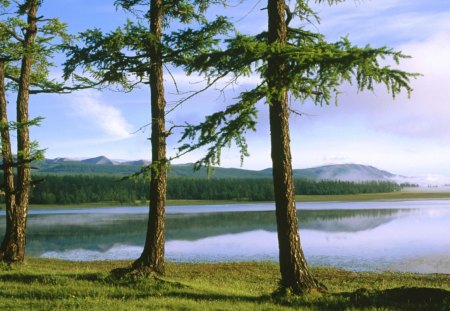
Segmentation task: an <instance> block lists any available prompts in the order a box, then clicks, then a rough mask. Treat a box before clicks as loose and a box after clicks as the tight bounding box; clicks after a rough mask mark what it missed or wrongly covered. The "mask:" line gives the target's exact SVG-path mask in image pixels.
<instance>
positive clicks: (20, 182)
mask: <svg viewBox="0 0 450 311" xmlns="http://www.w3.org/2000/svg"><path fill="white" fill-rule="evenodd" d="M39 5H40V1H39V0H29V1H27V2H26V4H25V9H26V12H27V16H28V17H27V27H26V28H25V34H24V40H23V42H22V44H23V47H24V50H25V51H24V55H23V57H22V63H21V72H20V78H19V85H18V91H17V111H16V113H17V184H16V187H15V188H14V180H13V177H12V172H11V170H12V159H11V158H12V153H11V144H10V139H9V134H6V132H5V131H6V130H7V129H3V128H2V133H1V135H2V144H4V145H7V144H9V150H7V151H5V150H2V153H3V154H2V155H3V157H4V161H6V162H9V164H8V165H5V164H6V162H4V166H3V169H4V181H5V187H6V188H9V191H12V192H11V193H10V195H9V198H7V202H8V201H9V203H7V217H6V218H7V225H6V233H5V237H4V239H3V242H2V245H1V250H0V256H3V257H0V259H2V260H3V261H8V262H23V261H24V259H25V245H26V224H27V216H28V206H29V201H28V199H29V190H30V184H31V170H30V161H31V159H30V137H29V124H28V121H29V118H28V101H29V88H30V82H31V70H32V66H33V54H34V51H33V49H34V44H35V38H36V34H37V10H38V7H39ZM4 104H5V107H4V108H5V111H2V121H3V117H6V101H5V103H4ZM2 108H3V99H2ZM3 113H5V115H3ZM5 120H7V119H5ZM7 148H8V147H7ZM5 156H6V158H5ZM14 190H15V191H14ZM8 204H9V206H8ZM8 209H9V212H8Z"/></svg>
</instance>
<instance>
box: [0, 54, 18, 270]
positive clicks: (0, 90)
mask: <svg viewBox="0 0 450 311" xmlns="http://www.w3.org/2000/svg"><path fill="white" fill-rule="evenodd" d="M4 69H5V64H4V63H3V62H0V118H1V124H0V126H1V128H0V131H1V142H2V159H3V161H2V162H3V163H2V170H3V192H4V195H5V205H6V230H5V236H4V238H3V241H2V244H1V247H0V260H2V261H6V262H14V261H17V257H18V255H19V254H17V250H18V246H17V245H18V239H17V231H18V230H17V223H16V222H15V221H14V218H15V215H16V213H17V207H16V205H15V201H16V199H15V189H14V169H13V165H14V163H13V161H14V159H13V154H12V151H11V139H10V135H9V122H8V114H7V102H6V96H5V94H6V89H5V72H4Z"/></svg>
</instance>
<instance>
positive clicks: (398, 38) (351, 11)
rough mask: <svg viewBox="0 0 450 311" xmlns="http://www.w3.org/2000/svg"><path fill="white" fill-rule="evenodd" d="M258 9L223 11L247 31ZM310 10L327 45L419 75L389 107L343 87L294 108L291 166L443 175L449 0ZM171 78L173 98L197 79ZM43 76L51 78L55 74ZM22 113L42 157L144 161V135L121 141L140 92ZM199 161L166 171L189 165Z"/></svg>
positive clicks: (138, 110) (59, 102)
mask: <svg viewBox="0 0 450 311" xmlns="http://www.w3.org/2000/svg"><path fill="white" fill-rule="evenodd" d="M238 2H239V1H237V0H235V1H230V3H231V4H237V3H238ZM264 2H265V1H259V2H258V1H256V0H248V1H243V4H241V6H234V7H232V8H230V9H229V10H230V11H229V12H230V13H229V14H232V15H233V17H234V21H235V22H236V26H237V27H238V29H239V30H240V31H241V32H244V33H256V32H258V31H261V30H263V29H264V28H265V27H266V24H267V21H266V16H265V14H266V11H261V10H260V9H261V8H263V7H265V3H264ZM253 7H254V9H253V10H252V8H253ZM314 8H315V9H316V11H317V12H319V14H320V17H321V24H318V25H315V26H314V27H315V28H316V29H317V30H318V31H320V32H322V33H324V34H325V35H326V37H327V39H328V40H329V41H334V40H338V39H339V38H340V37H341V36H348V38H349V39H350V40H351V41H352V42H353V43H355V44H358V45H361V46H363V45H366V44H371V45H372V46H374V47H377V46H384V45H387V46H389V47H392V48H395V49H397V50H401V51H403V52H404V53H405V54H409V55H411V56H413V58H412V59H408V60H405V61H403V62H402V64H401V65H400V67H401V68H402V69H405V70H408V71H411V72H420V73H422V74H423V77H420V78H418V79H417V80H416V81H413V83H412V85H413V87H414V92H413V93H412V95H411V98H409V99H408V98H407V96H406V95H401V96H399V97H398V98H397V99H396V100H395V101H393V100H392V98H391V96H390V95H389V94H387V93H386V90H385V88H384V87H379V88H376V91H375V92H374V93H372V92H363V93H357V92H355V91H354V88H352V87H351V86H343V87H342V88H341V91H342V92H343V93H342V95H341V96H340V98H339V106H337V107H336V106H326V107H315V106H313V105H312V104H310V103H304V104H300V103H296V104H295V105H296V106H295V107H296V108H297V110H299V111H301V112H302V113H304V116H302V117H298V116H292V119H291V121H292V126H291V135H292V154H293V165H294V167H295V168H304V167H312V166H318V165H323V164H331V163H360V164H367V165H373V166H376V167H378V168H381V169H385V170H388V171H391V172H393V173H397V174H403V175H408V176H411V175H419V176H428V177H430V178H439V176H450V165H449V162H448V159H450V144H449V143H448V142H449V141H450V97H449V95H448V93H447V91H448V89H449V87H450V58H449V57H448V51H449V50H450V1H448V0H428V1H423V0H372V1H369V0H367V1H347V2H345V3H342V4H339V5H335V6H332V7H329V6H327V5H324V4H322V5H314ZM217 12H219V10H217V11H215V12H213V14H214V13H217ZM223 12H226V11H224V10H223V9H220V13H223ZM41 14H43V15H45V16H46V17H53V16H55V17H58V18H60V19H61V20H62V21H64V22H67V23H68V25H69V30H70V31H71V32H74V33H75V32H78V31H82V30H85V29H87V28H93V27H100V28H103V29H111V28H114V27H115V25H120V24H121V23H123V22H124V21H125V19H126V16H125V15H124V14H123V12H120V11H116V10H115V8H114V6H113V1H112V0H95V1H87V0H46V1H44V4H43V6H42V10H41ZM173 73H174V75H175V77H176V78H177V80H178V84H179V86H180V87H181V88H182V89H183V90H191V89H193V88H195V87H196V85H195V84H193V83H192V81H195V80H196V79H198V78H196V77H194V78H193V80H191V79H192V78H188V77H185V76H184V75H183V74H182V73H181V72H177V71H174V72H173ZM53 74H54V75H55V76H58V74H59V71H58V69H55V70H54V73H53ZM253 81H255V78H253V77H250V78H247V79H246V80H243V81H241V83H240V84H239V85H237V86H235V87H234V93H233V92H230V93H227V94H226V96H220V95H219V94H217V93H213V92H209V93H204V94H202V95H200V96H199V97H198V98H196V99H195V100H193V101H192V102H189V103H186V104H185V105H183V106H182V107H181V108H180V109H178V110H177V111H175V112H173V113H171V114H170V115H169V116H168V121H172V122H175V123H177V122H183V121H186V120H189V121H195V120H200V119H201V116H202V115H203V114H204V113H207V112H213V111H214V110H215V109H218V108H220V107H224V106H225V105H227V104H229V103H231V102H232V99H233V97H235V96H236V95H237V92H239V90H242V89H245V88H246V87H248V86H249V85H251V84H252V82H253ZM166 88H167V98H168V103H169V105H170V103H171V102H173V101H174V97H173V95H172V94H171V93H172V92H173V90H174V88H173V84H172V83H171V81H170V79H169V78H167V79H166ZM260 108H261V111H260V114H259V125H258V131H257V133H249V135H248V140H249V147H250V149H249V151H250V154H251V156H250V157H249V158H247V159H246V160H245V162H244V166H243V167H244V168H248V169H263V168H266V167H270V165H271V160H270V146H269V129H268V120H267V106H265V105H264V104H261V105H260ZM31 115H32V116H44V117H45V120H44V121H43V123H42V126H41V127H40V128H36V129H33V133H32V136H33V138H34V139H36V140H38V141H39V142H40V145H41V146H42V147H43V148H47V152H46V156H47V157H49V158H55V157H69V158H86V157H93V156H98V155H105V156H107V157H109V158H112V159H130V160H132V159H148V160H149V159H150V144H149V141H148V140H147V137H148V136H149V132H148V131H138V132H137V133H135V134H131V133H133V132H135V131H137V130H138V129H139V128H140V127H141V126H143V125H145V124H147V123H148V122H149V119H150V107H149V91H148V90H147V89H145V88H143V89H140V90H137V91H135V92H132V93H118V92H111V91H104V92H97V91H83V92H78V93H74V94H70V95H48V96H47V95H39V96H35V97H33V98H32V99H31ZM176 141H177V138H176V137H171V138H170V140H169V146H168V147H169V150H170V152H171V154H174V153H175V152H174V148H175V146H176ZM199 155H200V154H198V153H197V154H192V155H189V156H187V157H185V158H182V159H179V160H177V162H176V163H185V162H193V161H195V160H196V159H197V158H198V156H199ZM239 165H240V161H239V156H238V154H237V153H236V151H235V150H233V149H231V150H230V151H227V152H225V153H224V155H223V159H222V166H224V167H239ZM441 178H442V177H441Z"/></svg>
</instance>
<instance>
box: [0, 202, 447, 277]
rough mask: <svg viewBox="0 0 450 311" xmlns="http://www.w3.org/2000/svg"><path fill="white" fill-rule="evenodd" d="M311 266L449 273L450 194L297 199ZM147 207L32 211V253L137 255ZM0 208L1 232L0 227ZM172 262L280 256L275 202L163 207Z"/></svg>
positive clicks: (82, 257) (89, 257) (96, 257)
mask: <svg viewBox="0 0 450 311" xmlns="http://www.w3.org/2000/svg"><path fill="white" fill-rule="evenodd" d="M298 207H299V208H300V210H299V220H300V238H301V242H302V247H303V250H304V253H305V255H306V257H307V260H308V262H309V264H310V265H314V266H323V265H331V266H336V267H340V268H345V269H350V270H372V271H380V270H398V271H412V272H424V273H450V200H416V201H386V202H351V203H347V202H345V203H343V202H339V203H338V202H321V203H299V204H298ZM147 212H148V208H147V207H114V208H90V209H64V210H36V211H33V210H32V211H31V212H30V217H29V222H28V240H27V252H28V255H29V256H34V257H50V258H61V259H68V260H112V259H134V258H137V257H139V255H140V253H141V251H142V245H143V244H144V238H145V233H146V224H147ZM4 218H5V216H4V212H3V211H0V230H1V231H0V234H1V235H3V232H4V230H5V219H4ZM166 230H167V231H166V257H167V259H168V260H171V261H183V262H193V261H194V262H195V261H238V260H258V261H260V260H270V261H277V260H278V249H277V236H276V226H275V214H274V205H273V204H258V203H255V204H238V205H211V206H173V207H171V206H170V207H168V208H167V219H166Z"/></svg>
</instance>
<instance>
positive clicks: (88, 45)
mask: <svg viewBox="0 0 450 311" xmlns="http://www.w3.org/2000/svg"><path fill="white" fill-rule="evenodd" d="M225 2H226V1H222V0H195V1H162V0H151V1H148V0H117V1H116V2H115V3H116V5H117V6H119V7H121V8H123V9H125V10H127V11H130V12H132V13H134V14H136V15H138V20H137V21H131V20H130V21H129V22H128V23H127V24H126V25H125V26H123V27H121V28H117V29H116V30H115V31H113V32H110V33H106V34H104V33H102V32H101V31H100V30H98V29H95V30H88V31H86V32H84V33H83V34H82V35H81V37H82V40H83V41H84V44H85V46H84V47H79V46H70V47H67V53H68V56H69V57H70V59H69V60H68V61H67V62H66V64H65V76H66V78H68V77H70V75H72V74H73V72H75V70H76V68H78V67H82V68H83V69H84V70H85V73H91V74H92V77H91V78H94V79H96V81H97V82H98V83H101V84H110V85H111V84H115V85H120V86H121V87H122V88H123V89H125V90H132V89H133V88H134V87H136V86H137V85H140V84H144V85H147V86H149V87H150V92H151V99H150V101H151V103H150V106H151V116H150V120H151V122H150V124H151V138H150V141H151V145H152V163H151V165H150V166H148V167H144V168H143V169H142V170H141V173H144V174H149V175H150V208H149V218H148V228H147V235H146V242H145V245H144V250H143V252H142V254H141V256H140V258H138V259H137V260H136V261H135V262H134V263H133V265H132V267H131V268H130V269H125V270H120V271H117V272H118V273H122V272H125V273H134V272H135V271H138V273H143V274H151V273H157V274H163V273H164V271H165V265H164V240H165V238H164V217H165V216H164V215H165V203H166V192H167V165H168V164H169V159H168V157H167V154H166V139H167V136H168V135H170V130H166V128H165V126H166V121H165V115H166V113H167V112H166V101H165V95H164V84H163V67H164V66H167V65H169V64H172V65H176V64H178V63H182V62H183V61H184V58H185V57H186V55H191V54H193V53H196V52H198V51H199V50H203V49H209V48H210V47H211V46H213V45H214V44H216V42H217V40H216V39H214V37H215V36H216V35H217V34H220V33H222V32H223V31H224V30H226V29H228V28H229V27H230V25H229V24H228V22H227V21H226V20H225V19H223V18H220V17H219V18H217V20H215V21H212V22H208V21H207V20H206V19H205V16H204V13H205V10H206V9H207V8H208V6H209V5H211V4H224V3H225ZM139 12H143V13H142V14H140V13H139ZM171 20H178V21H180V22H181V23H184V24H189V23H194V24H195V26H198V29H196V30H195V29H193V28H186V29H182V30H177V31H175V30H172V31H171V32H169V33H165V32H164V30H165V27H168V26H169V25H170V22H169V21H171ZM141 21H146V22H148V24H149V25H148V26H147V25H145V24H142V22H141ZM128 270H129V271H128Z"/></svg>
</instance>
